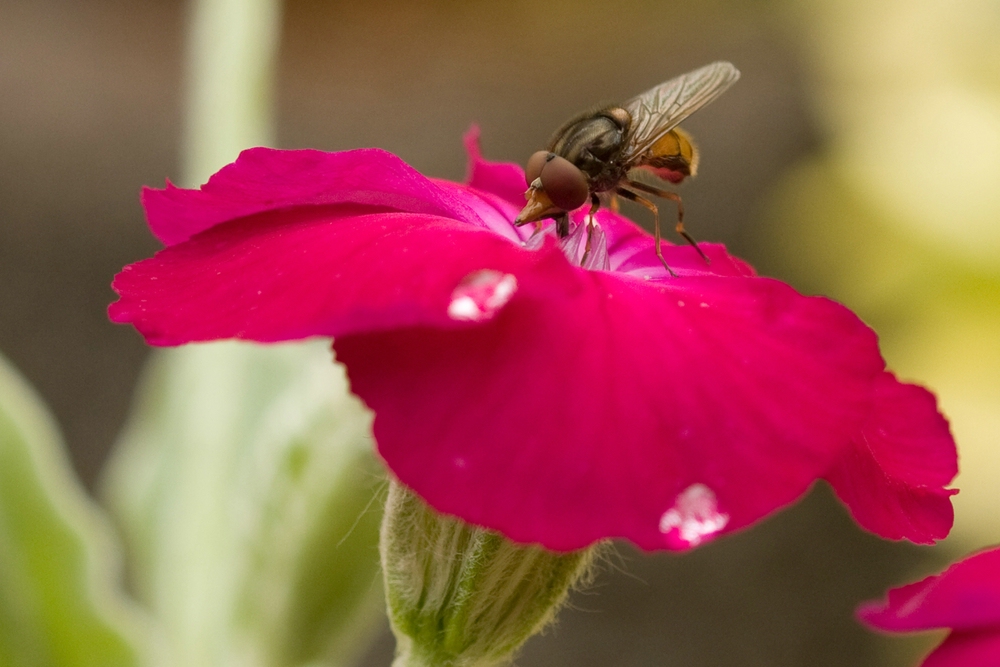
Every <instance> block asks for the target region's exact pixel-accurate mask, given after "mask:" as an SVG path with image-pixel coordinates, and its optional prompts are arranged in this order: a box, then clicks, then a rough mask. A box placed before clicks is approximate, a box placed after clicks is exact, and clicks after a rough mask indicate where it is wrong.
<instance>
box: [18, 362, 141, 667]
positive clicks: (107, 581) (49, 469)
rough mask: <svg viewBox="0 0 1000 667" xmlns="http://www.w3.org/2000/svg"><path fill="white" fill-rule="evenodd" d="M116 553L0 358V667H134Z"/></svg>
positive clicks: (132, 626)
mask: <svg viewBox="0 0 1000 667" xmlns="http://www.w3.org/2000/svg"><path fill="white" fill-rule="evenodd" d="M117 571H118V552H117V550H116V545H115V544H114V541H113V539H112V536H111V533H110V531H109V527H108V525H107V523H106V521H105V518H104V517H103V516H102V514H101V512H100V510H99V509H98V508H97V507H96V506H95V505H94V504H93V503H92V502H91V501H90V499H89V498H88V497H87V495H86V493H85V492H84V490H83V489H82V488H81V487H80V485H79V483H78V482H77V480H76V478H75V476H74V474H73V471H72V469H71V468H70V465H69V462H68V460H67V458H66V455H65V450H64V448H63V444H62V439H61V438H60V436H59V432H58V429H57V428H56V426H55V423H54V421H53V419H52V417H51V416H50V415H49V413H48V411H47V410H46V408H45V406H44V405H43V404H42V402H41V400H40V399H39V397H38V396H37V395H36V394H35V393H34V392H33V391H32V389H31V388H30V387H29V386H28V384H27V383H26V382H25V381H24V380H23V379H22V378H21V377H20V376H19V375H18V374H17V372H16V371H15V370H14V369H13V367H11V366H10V364H9V363H8V362H7V361H6V359H4V358H3V357H0V665H3V666H4V667H22V666H23V667H49V666H52V667H56V666H60V667H62V666H66V667H68V666H71V665H80V666H81V667H90V666H92V665H101V666H102V667H115V666H122V667H124V666H127V665H136V664H138V652H137V648H136V644H134V643H133V642H134V640H135V639H136V638H137V637H138V636H139V635H138V632H139V628H140V625H139V621H138V620H137V619H133V618H130V616H129V614H130V612H131V613H135V611H134V610H130V609H129V608H128V606H127V603H126V601H125V599H124V598H122V597H119V596H118V594H117V592H116V591H115V588H114V584H113V582H114V581H115V578H116V574H117Z"/></svg>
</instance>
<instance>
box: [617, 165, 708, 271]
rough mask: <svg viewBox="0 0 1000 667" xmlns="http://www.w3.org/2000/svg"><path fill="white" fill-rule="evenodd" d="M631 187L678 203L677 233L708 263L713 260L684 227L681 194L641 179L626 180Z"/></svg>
mask: <svg viewBox="0 0 1000 667" xmlns="http://www.w3.org/2000/svg"><path fill="white" fill-rule="evenodd" d="M626 182H627V183H628V186H629V187H630V188H635V189H636V190H638V191H640V192H645V193H646V194H651V195H656V196H657V197H662V198H664V199H669V200H670V201H672V202H674V203H675V204H677V227H676V229H677V233H678V234H680V235H681V236H683V237H684V240H685V241H687V242H688V243H690V244H691V245H692V246H693V247H694V249H695V250H697V251H698V254H699V255H701V258H702V259H703V260H705V263H706V264H710V263H711V260H710V259H709V258H708V255H706V254H705V253H704V252H703V251H702V249H701V248H699V247H698V242H697V241H695V240H694V239H693V238H691V235H690V234H688V233H687V231H686V230H685V229H684V202H682V201H681V196H680V195H679V194H677V193H676V192H670V191H669V190H661V189H660V188H654V187H653V186H651V185H646V184H645V183H640V182H639V181H633V180H632V179H628V180H627V181H626Z"/></svg>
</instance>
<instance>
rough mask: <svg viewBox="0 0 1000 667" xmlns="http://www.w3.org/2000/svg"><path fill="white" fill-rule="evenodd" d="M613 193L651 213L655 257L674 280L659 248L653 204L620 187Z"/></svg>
mask: <svg viewBox="0 0 1000 667" xmlns="http://www.w3.org/2000/svg"><path fill="white" fill-rule="evenodd" d="M615 192H617V193H618V194H620V195H621V196H622V197H624V198H625V199H628V200H629V201H634V202H635V203H636V204H640V205H642V206H645V207H646V208H648V209H649V210H650V211H652V213H653V239H654V240H655V243H656V256H657V257H659V258H660V261H661V262H663V266H664V268H665V269H666V270H667V271H669V272H670V275H671V276H673V277H674V278H676V277H677V274H676V273H674V270H673V269H671V268H670V265H669V264H667V260H665V259H663V248H662V247H660V240H661V237H660V211H659V209H657V208H656V204H654V203H653V202H651V201H649V200H648V199H646V198H645V197H643V196H642V195H639V194H636V193H635V192H632V191H631V190H626V189H625V188H623V187H620V186H619V187H617V188H615Z"/></svg>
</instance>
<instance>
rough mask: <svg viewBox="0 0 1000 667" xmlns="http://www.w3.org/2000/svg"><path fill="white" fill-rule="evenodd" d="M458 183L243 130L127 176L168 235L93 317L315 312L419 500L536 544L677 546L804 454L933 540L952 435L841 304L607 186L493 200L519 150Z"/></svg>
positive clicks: (519, 181) (238, 324) (752, 516)
mask: <svg viewBox="0 0 1000 667" xmlns="http://www.w3.org/2000/svg"><path fill="white" fill-rule="evenodd" d="M466 144H467V148H468V150H469V153H470V176H469V180H468V183H467V184H464V185H463V184H458V183H451V182H447V181H440V180H432V179H427V178H425V177H424V176H422V175H420V174H419V173H417V172H416V171H414V170H413V169H412V168H411V167H409V166H408V165H406V164H405V163H403V162H402V161H401V160H399V159H398V158H396V157H395V156H393V155H391V154H389V153H386V152H384V151H381V150H376V149H361V150H355V151H347V152H343V153H324V152H320V151H311V150H306V151H279V150H271V149H265V148H257V149H252V150H248V151H245V152H244V153H242V154H241V155H240V157H239V159H238V160H237V161H236V162H235V163H233V164H231V165H229V166H227V167H225V168H224V169H222V170H221V171H220V172H219V173H217V174H216V175H215V176H213V177H212V179H211V180H210V181H209V182H208V183H207V184H206V185H204V186H203V187H202V188H201V189H200V190H183V189H178V188H175V187H173V186H172V185H170V184H169V183H168V184H167V187H166V189H165V190H149V189H147V190H145V191H144V193H143V204H144V206H145V208H146V214H147V217H148V219H149V225H150V227H151V228H152V231H153V233H154V234H155V235H156V236H157V237H158V238H159V239H160V240H161V241H163V242H164V243H165V244H166V245H167V247H166V248H165V249H164V250H162V251H160V252H159V253H157V254H156V256H154V257H153V258H151V259H147V260H144V261H141V262H138V263H136V264H133V265H131V266H128V267H126V268H125V269H124V270H123V271H122V272H121V273H120V274H119V275H118V276H117V277H116V278H115V281H114V288H115V290H116V291H117V292H118V294H120V295H121V299H120V300H119V301H118V302H116V303H114V304H112V305H111V307H110V315H111V319H113V320H114V321H116V322H128V323H131V324H133V325H134V326H135V327H136V329H138V330H139V331H140V332H141V333H142V334H143V335H144V336H145V337H146V340H147V341H148V342H149V343H151V344H153V345H180V344H183V343H187V342H191V341H206V340H214V339H220V338H242V339H247V340H255V341H263V342H271V341H282V340H292V339H299V338H305V337H308V336H332V337H334V338H335V342H334V348H335V350H336V353H337V357H338V359H339V360H340V361H342V362H343V363H344V364H346V366H347V369H348V373H349V376H350V379H351V384H352V389H353V391H354V392H355V393H357V395H358V396H360V397H361V398H362V399H363V400H364V401H365V402H366V403H367V404H368V405H369V406H370V407H371V408H372V409H373V410H374V411H375V414H376V419H375V424H374V435H375V439H376V441H377V443H378V450H379V452H380V454H381V455H382V457H383V458H384V459H385V461H386V463H387V464H388V466H389V467H390V468H391V469H392V471H393V473H394V474H395V475H396V476H397V477H398V478H399V479H400V480H401V481H402V482H403V483H405V484H407V485H408V486H410V487H411V488H413V489H414V490H415V491H416V492H417V493H419V494H420V495H421V496H423V497H424V499H426V500H427V501H428V502H429V503H430V504H431V505H433V506H434V507H436V508H437V509H438V510H440V511H443V512H446V513H450V514H454V515H458V516H460V517H462V518H464V519H465V520H467V521H470V522H473V523H476V524H481V525H484V526H488V527H490V528H494V529H497V530H500V531H502V532H503V533H505V534H506V535H508V536H509V537H511V538H512V539H514V540H517V541H520V542H539V543H541V544H544V545H545V546H547V547H549V548H552V549H556V550H568V549H574V548H578V547H583V546H585V545H587V544H589V543H591V542H593V541H595V540H599V539H602V538H607V537H624V538H628V539H630V540H632V541H633V542H635V543H636V544H638V545H639V546H641V547H643V548H645V549H663V548H668V549H685V548H689V547H691V546H693V545H696V544H698V543H699V542H702V541H705V540H707V539H709V538H711V537H713V536H715V535H717V534H721V533H726V532H731V531H734V530H737V529H740V528H744V527H746V526H749V525H750V524H752V523H754V522H755V521H758V520H760V519H761V518H762V517H765V516H767V515H768V514H770V513H772V512H774V511H775V510H777V509H778V508H781V507H783V506H785V505H788V504H789V503H791V502H793V501H795V500H796V499H797V498H799V497H800V496H802V495H803V494H804V493H805V492H806V491H807V490H808V489H809V487H810V486H811V485H812V484H813V483H814V482H815V480H817V479H820V478H826V479H828V480H829V482H830V483H831V484H832V485H833V487H834V489H835V490H836V492H837V493H838V494H839V495H840V497H841V498H842V499H843V501H844V502H845V503H846V504H847V505H848V507H849V508H850V510H851V512H853V514H854V516H855V518H856V519H857V521H858V522H859V523H860V524H861V525H862V526H864V527H865V528H867V529H869V530H872V531H874V532H876V533H878V534H880V535H883V536H886V537H890V538H894V539H898V538H906V539H910V540H913V541H916V542H932V541H934V540H935V539H939V538H941V537H943V536H944V535H946V534H947V532H948V530H949V529H950V527H951V523H952V509H951V501H950V499H949V497H950V495H951V493H953V492H952V491H948V490H945V489H944V486H946V485H947V484H948V483H949V482H950V481H951V479H952V477H953V476H954V475H955V472H956V455H955V448H954V443H953V441H952V439H951V436H950V434H949V432H948V426H947V424H946V422H945V421H944V419H943V418H942V417H941V415H940V414H938V412H937V408H936V406H935V401H934V398H933V396H931V395H930V394H929V393H928V392H927V391H925V390H923V389H921V388H919V387H915V386H913V385H907V384H902V383H900V382H898V381H897V380H896V379H895V377H893V376H892V375H891V374H889V373H888V372H886V370H885V367H884V362H883V360H882V357H881V355H880V354H879V350H878V345H877V342H876V337H875V334H874V333H873V332H872V331H871V330H870V329H869V328H868V327H866V326H865V325H864V324H863V323H862V322H861V321H860V320H859V319H858V318H857V317H856V316H855V315H853V314H852V313H851V312H850V311H849V310H847V309H846V308H844V307H843V306H840V305H838V304H836V303H834V302H832V301H829V300H827V299H823V298H818V297H804V296H802V295H800V294H798V293H797V292H795V291H794V290H793V289H792V288H791V287H789V286H788V285H785V284H783V283H781V282H778V281H776V280H771V279H768V278H760V277H756V276H755V275H754V273H753V270H752V269H751V268H750V267H749V266H748V265H747V264H745V263H744V262H742V261H740V260H738V259H736V258H734V257H731V256H730V255H728V254H727V253H726V251H725V248H723V247H722V246H720V245H714V244H703V245H702V249H703V250H704V252H705V253H706V254H707V255H708V256H709V257H710V258H711V260H712V261H711V264H710V265H707V264H705V262H704V261H703V260H702V259H701V258H700V257H698V255H697V254H696V253H695V251H694V250H693V249H692V248H689V247H679V246H665V247H664V255H665V257H666V259H667V261H668V262H669V264H670V266H671V268H672V269H673V270H674V272H676V273H677V275H678V277H677V278H672V277H670V275H669V274H668V272H667V270H666V269H665V268H664V266H663V265H662V264H661V263H660V262H659V261H658V260H657V258H656V256H655V253H654V249H653V243H652V239H651V237H650V236H649V235H648V234H647V233H645V232H644V231H642V230H641V229H640V228H638V227H637V226H636V225H635V224H633V223H632V222H630V221H628V220H627V219H625V218H623V217H621V216H619V215H616V214H614V213H612V212H610V211H603V210H602V211H600V212H599V213H598V214H597V221H598V222H599V228H598V230H597V231H596V232H595V234H594V239H593V248H592V250H591V252H590V253H589V254H588V255H587V259H586V262H585V266H580V263H581V260H582V258H583V255H584V238H585V234H584V230H585V227H584V224H582V223H584V220H585V214H584V212H583V211H577V212H576V213H575V214H574V215H573V216H572V220H573V223H574V229H575V231H574V232H573V233H572V234H571V235H570V236H569V237H568V238H566V239H562V240H557V239H556V238H555V235H554V234H553V233H552V231H551V229H549V230H547V231H545V232H543V233H538V234H534V235H533V234H532V232H533V230H532V229H531V228H530V227H524V228H516V227H514V226H512V224H511V221H512V220H513V219H514V217H515V216H516V214H517V213H518V211H519V210H520V208H521V206H522V205H523V203H524V199H523V192H524V190H525V183H524V173H523V172H522V171H521V169H520V168H519V167H517V166H515V165H510V164H496V163H490V162H486V161H484V160H483V159H482V158H481V157H480V155H479V151H478V146H477V138H476V136H475V133H474V132H473V133H470V135H469V136H468V137H467V140H466Z"/></svg>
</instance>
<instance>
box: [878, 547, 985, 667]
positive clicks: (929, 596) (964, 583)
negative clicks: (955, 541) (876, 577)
mask: <svg viewBox="0 0 1000 667" xmlns="http://www.w3.org/2000/svg"><path fill="white" fill-rule="evenodd" d="M858 617H859V618H860V619H861V620H862V621H864V622H865V623H867V624H868V625H870V626H872V627H873V628H877V629H879V630H885V631H887V632H914V631H917V630H933V629H937V628H949V629H951V633H950V634H949V635H948V637H947V638H946V639H945V640H944V643H942V644H941V645H940V646H938V647H937V648H936V649H935V650H934V651H933V652H932V653H931V654H930V655H929V656H927V658H926V659H925V660H924V662H923V667H994V666H995V665H1000V547H994V548H993V549H990V550H987V551H982V552H980V553H978V554H974V555H972V556H969V557H968V558H966V559H964V560H961V561H959V562H957V563H955V564H954V565H952V566H951V567H949V568H948V569H947V570H945V571H944V572H942V573H941V574H938V575H934V576H932V577H927V578H926V579H924V580H923V581H920V582H917V583H914V584H909V585H907V586H901V587H899V588H894V589H892V590H891V591H889V594H888V596H887V598H886V600H884V601H882V602H869V603H866V604H864V605H862V606H861V607H860V608H859V609H858Z"/></svg>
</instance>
